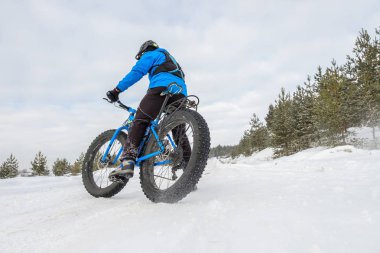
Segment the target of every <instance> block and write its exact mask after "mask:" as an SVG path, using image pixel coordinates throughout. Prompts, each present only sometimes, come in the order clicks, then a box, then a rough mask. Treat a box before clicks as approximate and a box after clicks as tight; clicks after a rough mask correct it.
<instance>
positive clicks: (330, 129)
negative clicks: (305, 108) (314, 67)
mask: <svg viewBox="0 0 380 253" xmlns="http://www.w3.org/2000/svg"><path fill="white" fill-rule="evenodd" d="M316 82H317V86H318V96H317V98H316V104H315V105H316V106H315V107H314V108H315V111H314V113H315V114H316V118H317V126H318V130H319V131H320V135H321V136H322V138H323V140H324V144H327V145H338V144H345V143H346V137H347V135H348V131H347V129H348V128H349V127H351V126H352V123H351V122H352V117H353V115H352V110H350V107H349V105H348V104H347V103H348V102H349V101H350V99H349V97H348V93H347V92H346V90H347V87H349V85H350V80H349V79H348V78H347V77H346V76H345V74H344V71H343V68H342V67H340V66H338V65H337V64H336V62H335V61H334V60H333V61H332V66H331V67H329V68H327V69H326V71H325V72H324V73H323V74H322V75H321V76H319V75H318V79H316Z"/></svg>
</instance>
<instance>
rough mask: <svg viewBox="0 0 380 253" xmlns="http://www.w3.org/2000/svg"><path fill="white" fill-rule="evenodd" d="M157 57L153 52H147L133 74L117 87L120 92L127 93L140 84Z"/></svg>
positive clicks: (132, 71) (133, 69) (133, 70)
mask: <svg viewBox="0 0 380 253" xmlns="http://www.w3.org/2000/svg"><path fill="white" fill-rule="evenodd" d="M155 55H156V54H154V53H153V52H146V53H145V54H143V55H142V56H141V59H140V60H139V61H138V62H136V65H135V66H133V68H132V70H131V72H129V73H128V74H127V75H126V76H125V77H124V78H123V79H122V80H121V81H120V82H119V84H118V85H117V86H116V87H117V88H118V89H119V90H121V91H125V90H126V89H128V88H129V87H131V86H132V85H134V84H135V83H136V82H138V81H139V80H140V79H141V78H142V77H143V76H145V75H146V74H147V73H148V71H149V70H150V69H151V67H152V66H153V63H154V60H155V58H156V57H155Z"/></svg>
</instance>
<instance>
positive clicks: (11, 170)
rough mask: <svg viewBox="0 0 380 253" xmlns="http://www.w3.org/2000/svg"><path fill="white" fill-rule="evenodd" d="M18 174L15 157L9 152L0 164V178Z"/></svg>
mask: <svg viewBox="0 0 380 253" xmlns="http://www.w3.org/2000/svg"><path fill="white" fill-rule="evenodd" d="M18 174H19V172H18V162H17V159H16V157H14V156H13V154H11V155H10V156H9V158H7V159H6V160H5V162H3V163H2V164H1V166H0V178H12V177H16V176H17V175H18Z"/></svg>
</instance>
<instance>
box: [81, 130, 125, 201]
mask: <svg viewBox="0 0 380 253" xmlns="http://www.w3.org/2000/svg"><path fill="white" fill-rule="evenodd" d="M115 131H116V130H107V131H105V132H103V133H101V134H100V135H99V136H98V137H96V138H95V140H94V141H93V142H92V143H91V145H90V147H89V148H88V150H87V152H86V155H85V157H84V161H83V166H82V180H83V185H84V187H85V188H86V190H87V192H88V193H90V194H91V195H92V196H94V197H97V198H98V197H105V198H109V197H112V196H114V195H115V194H117V193H118V192H120V191H121V190H122V189H123V188H124V186H125V185H126V183H127V182H128V181H126V182H124V183H114V182H111V181H110V180H109V179H108V175H109V173H110V172H111V171H113V170H114V169H116V168H117V166H119V165H120V162H119V161H115V160H116V156H117V155H118V154H119V152H120V150H121V148H122V147H123V146H124V144H125V142H126V140H127V135H126V134H125V133H124V132H119V134H118V135H117V137H116V139H115V141H114V142H113V143H112V146H111V147H110V149H109V152H108V154H107V159H106V161H101V158H102V157H103V155H104V153H105V152H106V150H107V147H108V146H109V143H110V140H111V139H112V136H113V135H114V134H115Z"/></svg>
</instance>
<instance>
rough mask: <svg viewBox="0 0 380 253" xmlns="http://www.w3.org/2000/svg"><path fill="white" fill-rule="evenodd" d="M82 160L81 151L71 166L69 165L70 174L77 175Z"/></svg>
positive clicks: (80, 169)
mask: <svg viewBox="0 0 380 253" xmlns="http://www.w3.org/2000/svg"><path fill="white" fill-rule="evenodd" d="M83 160H84V154H83V153H81V154H80V156H79V157H78V159H77V160H75V162H74V164H73V166H71V174H72V175H78V174H79V173H80V172H81V171H82V165H83Z"/></svg>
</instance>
